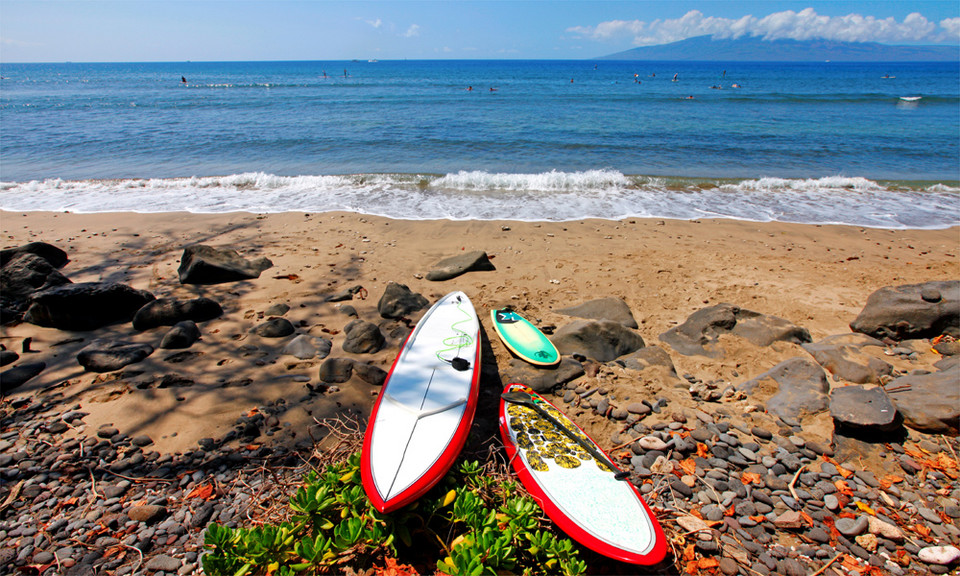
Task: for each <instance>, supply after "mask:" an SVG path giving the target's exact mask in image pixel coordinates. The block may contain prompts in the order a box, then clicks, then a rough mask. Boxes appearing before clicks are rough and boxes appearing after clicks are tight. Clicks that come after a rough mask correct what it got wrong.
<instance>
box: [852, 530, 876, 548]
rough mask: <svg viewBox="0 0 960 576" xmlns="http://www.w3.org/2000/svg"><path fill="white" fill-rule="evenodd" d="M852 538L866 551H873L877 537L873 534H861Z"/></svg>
mask: <svg viewBox="0 0 960 576" xmlns="http://www.w3.org/2000/svg"><path fill="white" fill-rule="evenodd" d="M854 540H856V541H857V544H859V545H860V546H861V547H863V549H864V550H866V551H867V552H874V551H876V549H877V537H876V536H874V535H873V534H870V533H867V534H861V535H859V536H857V537H856V538H855V539H854Z"/></svg>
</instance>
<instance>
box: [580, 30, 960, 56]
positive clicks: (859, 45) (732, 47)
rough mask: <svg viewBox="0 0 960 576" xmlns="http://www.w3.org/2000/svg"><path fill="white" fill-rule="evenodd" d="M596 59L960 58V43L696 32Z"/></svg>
mask: <svg viewBox="0 0 960 576" xmlns="http://www.w3.org/2000/svg"><path fill="white" fill-rule="evenodd" d="M594 60H660V61H671V60H672V61H708V62H709V61H732V62H823V61H825V60H829V61H831V62H950V61H954V62H960V46H943V45H927V46H902V45H890V44H880V43H877V42H838V41H835V40H820V39H818V40H790V39H783V40H763V39H762V38H760V37H757V36H751V37H746V38H737V39H714V38H713V37H712V36H709V35H708V36H694V37H693V38H687V39H685V40H680V41H678V42H671V43H669V44H659V45H656V46H640V47H637V48H631V49H630V50H624V51H622V52H615V53H613V54H608V55H606V56H600V57H597V58H594Z"/></svg>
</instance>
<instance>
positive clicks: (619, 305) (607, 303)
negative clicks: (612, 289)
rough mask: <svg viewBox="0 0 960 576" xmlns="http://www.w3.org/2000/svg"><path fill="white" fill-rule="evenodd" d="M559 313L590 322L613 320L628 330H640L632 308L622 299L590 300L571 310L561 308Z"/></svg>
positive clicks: (572, 307)
mask: <svg viewBox="0 0 960 576" xmlns="http://www.w3.org/2000/svg"><path fill="white" fill-rule="evenodd" d="M557 312H559V313H560V314H566V315H567V316H576V317H577V318H586V319H588V320H612V321H614V322H619V323H621V324H623V325H624V326H626V327H627V328H634V329H636V328H639V326H638V325H637V321H636V320H635V319H634V318H633V312H631V311H630V307H629V306H627V303H626V302H624V301H623V300H621V299H620V298H613V297H610V298H600V299H597V300H590V301H589V302H584V303H583V304H580V305H577V306H571V307H570V308H561V309H560V310H557Z"/></svg>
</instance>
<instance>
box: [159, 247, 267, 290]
mask: <svg viewBox="0 0 960 576" xmlns="http://www.w3.org/2000/svg"><path fill="white" fill-rule="evenodd" d="M272 266H273V262H271V261H270V260H269V259H267V258H257V259H255V260H248V259H246V258H244V257H242V256H240V254H239V253H238V252H237V251H236V250H233V249H232V248H215V247H213V246H207V245H205V244H192V245H190V246H187V247H186V248H184V249H183V256H182V257H181V258H180V267H179V268H178V269H177V272H178V274H179V276H180V283H181V284H221V283H224V282H236V281H239V280H253V279H255V278H259V277H260V273H261V272H263V271H264V270H267V269H268V268H271V267H272Z"/></svg>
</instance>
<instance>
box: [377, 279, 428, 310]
mask: <svg viewBox="0 0 960 576" xmlns="http://www.w3.org/2000/svg"><path fill="white" fill-rule="evenodd" d="M429 304H430V301H429V300H427V299H426V298H424V297H423V296H421V295H420V294H417V293H416V292H413V291H411V290H410V288H408V287H407V286H406V285H405V284H398V283H396V282H388V283H387V287H386V289H384V291H383V296H381V297H380V301H379V302H378V303H377V312H379V313H380V316H382V317H384V318H400V317H402V316H406V315H407V314H410V313H411V312H416V311H417V310H423V309H424V308H426V307H427V305H429Z"/></svg>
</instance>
